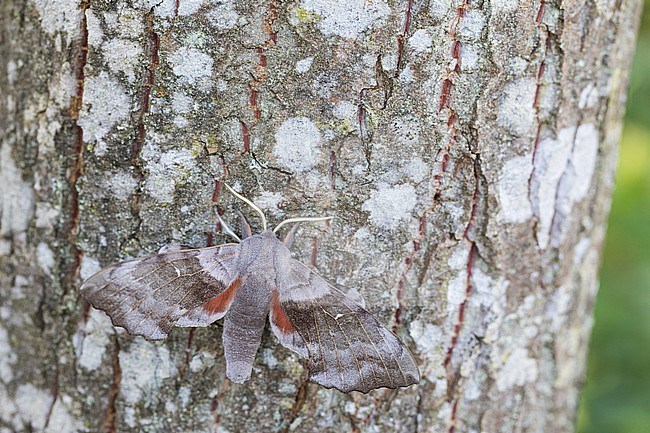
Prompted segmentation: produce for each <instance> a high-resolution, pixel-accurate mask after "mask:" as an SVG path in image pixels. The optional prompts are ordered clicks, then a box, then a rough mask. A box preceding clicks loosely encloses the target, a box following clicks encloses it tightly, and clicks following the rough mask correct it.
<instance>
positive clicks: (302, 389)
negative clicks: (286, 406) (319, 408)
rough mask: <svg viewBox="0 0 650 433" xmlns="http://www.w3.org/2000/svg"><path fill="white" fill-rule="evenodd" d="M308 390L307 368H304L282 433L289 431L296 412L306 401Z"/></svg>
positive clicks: (297, 412)
mask: <svg viewBox="0 0 650 433" xmlns="http://www.w3.org/2000/svg"><path fill="white" fill-rule="evenodd" d="M308 390H309V370H308V369H306V368H305V371H304V372H303V374H302V376H301V377H300V383H299V385H298V391H297V392H296V400H295V401H294V402H293V405H292V406H291V409H290V410H289V416H288V418H287V426H286V428H285V429H284V433H289V431H291V424H293V422H294V421H295V420H296V418H298V414H299V413H300V411H301V410H302V408H303V407H304V406H305V403H306V402H307V391H308Z"/></svg>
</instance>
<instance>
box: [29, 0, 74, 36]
mask: <svg viewBox="0 0 650 433" xmlns="http://www.w3.org/2000/svg"><path fill="white" fill-rule="evenodd" d="M32 2H33V4H34V7H35V8H36V10H37V11H38V14H39V15H40V18H41V27H43V30H45V31H46V32H47V33H49V34H50V35H52V34H54V33H56V32H66V33H67V34H68V37H69V38H70V39H74V38H75V37H76V36H77V35H78V34H79V32H80V31H81V13H82V10H81V8H80V7H79V4H78V2H77V1H76V0H32Z"/></svg>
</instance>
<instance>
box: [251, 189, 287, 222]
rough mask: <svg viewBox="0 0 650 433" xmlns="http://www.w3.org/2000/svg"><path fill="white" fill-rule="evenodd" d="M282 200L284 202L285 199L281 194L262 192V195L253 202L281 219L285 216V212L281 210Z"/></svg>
mask: <svg viewBox="0 0 650 433" xmlns="http://www.w3.org/2000/svg"><path fill="white" fill-rule="evenodd" d="M282 200H284V197H282V194H280V193H279V192H270V191H262V193H261V194H260V195H258V196H257V197H255V199H254V200H253V202H254V203H255V204H256V205H257V206H259V207H260V208H261V209H263V210H264V211H266V212H269V213H271V215H273V216H275V217H279V216H282V215H284V212H283V211H282V210H281V209H280V208H279V206H280V203H282Z"/></svg>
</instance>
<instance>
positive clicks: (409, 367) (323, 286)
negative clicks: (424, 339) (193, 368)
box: [271, 259, 420, 392]
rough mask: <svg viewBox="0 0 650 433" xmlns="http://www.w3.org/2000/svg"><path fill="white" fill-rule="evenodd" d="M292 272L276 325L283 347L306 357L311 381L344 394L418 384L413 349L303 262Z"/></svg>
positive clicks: (278, 300)
mask: <svg viewBox="0 0 650 433" xmlns="http://www.w3.org/2000/svg"><path fill="white" fill-rule="evenodd" d="M288 268H289V269H287V270H288V271H289V272H288V273H287V274H286V275H284V276H280V275H279V276H278V281H279V283H278V288H277V297H272V302H271V323H272V325H273V331H274V332H275V334H276V335H277V336H278V338H279V340H280V342H281V343H282V344H283V345H284V346H286V347H288V348H290V349H292V350H294V351H296V352H298V353H300V354H302V355H303V356H306V357H307V359H308V366H309V377H310V379H311V380H313V381H314V382H317V383H319V384H321V385H323V386H325V387H328V388H336V389H338V390H340V391H343V392H350V391H361V392H368V391H370V390H372V389H375V388H382V387H386V388H398V387H403V386H409V385H412V384H415V383H417V382H419V380H420V373H419V370H418V368H417V365H416V363H415V360H414V358H413V355H412V354H411V352H410V351H409V350H408V348H407V347H406V346H405V345H404V343H402V342H401V341H400V340H399V339H398V338H397V337H396V336H395V335H394V334H393V333H392V332H390V331H389V330H388V329H386V327H384V326H383V325H382V324H381V323H379V321H377V319H375V318H374V317H373V316H372V315H371V314H370V313H368V312H367V311H366V310H364V309H363V308H362V307H361V306H360V305H358V304H357V303H356V302H355V301H354V300H353V299H352V297H350V296H347V295H346V294H345V293H343V292H342V291H340V290H339V289H337V288H336V287H334V286H333V285H331V284H330V283H328V282H327V281H325V280H324V279H323V278H322V277H320V276H319V275H318V274H316V273H315V272H314V271H312V270H311V269H309V268H307V267H306V266H304V265H303V264H301V263H300V262H298V261H295V260H293V259H292V260H291V264H290V266H288Z"/></svg>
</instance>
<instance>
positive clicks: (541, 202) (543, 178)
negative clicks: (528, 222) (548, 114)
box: [531, 128, 575, 248]
mask: <svg viewBox="0 0 650 433" xmlns="http://www.w3.org/2000/svg"><path fill="white" fill-rule="evenodd" d="M574 135H575V128H563V129H561V130H560V132H559V133H558V135H557V138H550V137H549V138H544V139H542V140H540V142H539V144H538V146H537V153H536V156H535V167H534V176H533V177H532V179H531V190H532V192H533V197H534V198H535V201H536V204H537V206H536V207H537V213H538V218H539V223H538V225H537V242H538V244H539V246H540V247H541V248H546V246H547V245H548V242H549V238H550V232H551V224H552V222H553V215H554V214H555V200H556V197H557V188H558V184H559V182H560V178H561V177H562V173H564V170H565V168H566V166H567V161H568V159H569V155H570V153H571V147H572V142H573V137H574Z"/></svg>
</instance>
